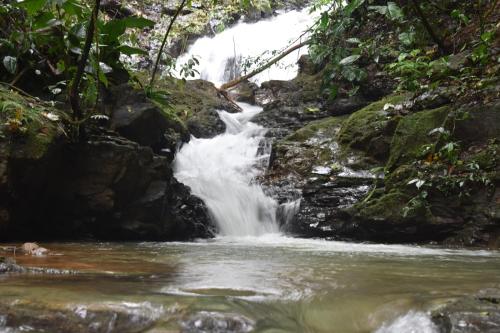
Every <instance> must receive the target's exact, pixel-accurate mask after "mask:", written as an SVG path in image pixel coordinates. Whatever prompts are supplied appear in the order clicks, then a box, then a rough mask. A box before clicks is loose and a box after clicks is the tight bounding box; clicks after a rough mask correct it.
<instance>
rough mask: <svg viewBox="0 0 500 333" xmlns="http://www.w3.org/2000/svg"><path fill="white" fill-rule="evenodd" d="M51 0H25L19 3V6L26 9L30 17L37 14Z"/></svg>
mask: <svg viewBox="0 0 500 333" xmlns="http://www.w3.org/2000/svg"><path fill="white" fill-rule="evenodd" d="M48 1H49V0H24V1H22V2H19V3H17V6H19V7H21V8H24V9H26V11H27V12H28V14H29V15H33V14H36V13H37V12H38V11H39V10H40V9H42V8H43V7H44V6H45V5H46V4H47V2H48Z"/></svg>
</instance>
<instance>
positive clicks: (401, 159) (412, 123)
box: [386, 106, 450, 170]
mask: <svg viewBox="0 0 500 333" xmlns="http://www.w3.org/2000/svg"><path fill="white" fill-rule="evenodd" d="M449 112H450V108H449V107H448V106H444V107H441V108H437V109H433V110H424V111H420V112H417V113H414V114H412V115H409V116H406V117H404V118H403V119H401V121H400V122H399V123H398V126H397V128H396V131H395V132H394V136H393V138H392V142H391V151H390V156H389V160H388V161H387V165H386V168H387V170H393V169H394V168H395V167H397V166H398V165H402V164H405V163H409V162H411V161H414V160H415V159H417V158H418V157H419V155H420V154H421V148H422V145H424V144H429V143H431V142H432V138H431V137H430V136H429V132H430V131H432V130H433V129H435V128H438V127H443V126H445V125H446V124H445V122H446V120H447V119H448V114H449Z"/></svg>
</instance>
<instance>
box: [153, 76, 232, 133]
mask: <svg viewBox="0 0 500 333" xmlns="http://www.w3.org/2000/svg"><path fill="white" fill-rule="evenodd" d="M161 87H162V88H165V89H166V90H167V91H168V92H169V94H170V99H169V103H170V108H171V110H172V111H173V112H174V113H175V114H176V115H177V116H178V117H179V118H180V119H181V120H183V121H184V122H185V123H186V126H187V129H188V131H189V133H190V134H191V135H194V136H195V137H197V138H211V137H214V136H216V135H218V134H221V133H223V132H224V131H225V129H226V126H225V125H224V123H223V122H222V120H221V119H220V118H219V115H218V113H217V112H218V111H226V112H230V113H234V112H240V109H239V107H238V106H237V105H236V104H234V103H233V102H231V101H230V100H229V99H228V98H226V97H225V95H224V94H223V93H221V92H220V91H219V90H218V89H217V88H216V87H215V86H214V84H213V83H211V82H208V81H204V80H189V81H181V80H175V79H166V80H165V81H164V82H162V83H161Z"/></svg>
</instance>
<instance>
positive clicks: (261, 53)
mask: <svg viewBox="0 0 500 333" xmlns="http://www.w3.org/2000/svg"><path fill="white" fill-rule="evenodd" d="M309 11H310V9H309V8H305V9H303V10H300V11H297V10H292V11H289V12H285V13H280V14H279V15H277V16H274V17H272V18H269V19H266V20H261V21H259V22H255V23H238V24H237V25H235V26H234V27H232V28H229V29H227V30H224V31H223V32H221V33H220V34H217V35H216V36H214V37H203V38H200V39H198V40H197V41H196V42H195V43H194V44H193V45H192V46H191V47H190V48H189V50H188V52H187V53H186V54H184V55H183V56H181V57H180V58H179V59H178V60H177V66H176V67H177V68H178V69H179V68H181V66H182V65H183V64H185V63H186V62H187V61H188V60H189V59H190V58H191V57H192V56H195V57H196V58H197V59H198V60H199V62H200V63H199V65H198V66H197V67H196V69H197V70H198V71H199V76H198V77H197V78H201V79H204V80H207V81H211V82H213V83H214V84H215V85H217V86H219V85H221V84H223V83H225V82H227V81H229V80H231V79H233V78H234V76H235V74H238V73H241V70H242V68H241V66H242V62H244V61H245V60H246V59H247V60H248V59H256V58H258V57H261V59H269V58H271V57H272V51H280V50H283V49H286V48H287V46H289V45H290V44H296V43H298V42H299V41H300V40H302V41H303V40H305V38H306V36H305V35H304V32H305V31H306V30H307V28H308V27H310V26H311V25H312V24H313V23H314V20H315V18H316V16H317V15H316V14H310V13H309ZM305 53H307V48H306V47H303V48H301V49H300V50H298V51H296V52H294V53H292V54H290V55H288V56H287V57H285V58H284V59H283V60H281V61H280V63H279V65H274V66H272V67H271V68H270V69H268V70H266V71H264V72H262V73H260V74H258V75H256V76H255V77H253V78H252V81H253V82H255V83H261V82H263V81H268V80H271V79H272V80H291V79H293V78H294V77H295V75H296V74H297V60H298V58H299V57H300V56H301V55H302V54H305Z"/></svg>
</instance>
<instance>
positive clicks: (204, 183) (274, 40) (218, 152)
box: [174, 8, 314, 236]
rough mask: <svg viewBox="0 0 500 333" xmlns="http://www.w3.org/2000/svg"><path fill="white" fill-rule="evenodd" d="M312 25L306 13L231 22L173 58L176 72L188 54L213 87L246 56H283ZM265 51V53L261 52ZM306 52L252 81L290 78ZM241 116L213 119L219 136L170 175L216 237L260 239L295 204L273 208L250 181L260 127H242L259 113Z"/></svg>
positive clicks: (192, 146)
mask: <svg viewBox="0 0 500 333" xmlns="http://www.w3.org/2000/svg"><path fill="white" fill-rule="evenodd" d="M313 22H314V15H312V14H310V10H309V9H308V8H306V9H303V10H301V11H289V12H286V13H281V14H280V15H278V16H275V17H273V18H271V19H267V20H262V21H259V22H256V23H239V24H237V25H236V26H234V27H232V28H230V29H227V30H225V31H224V32H222V33H220V34H218V35H216V36H214V37H211V38H210V37H205V38H201V39H199V40H197V41H196V42H195V43H194V45H193V46H192V47H191V48H190V49H189V51H188V53H187V54H185V55H184V56H182V57H180V58H179V60H178V62H177V65H178V66H177V67H178V68H180V67H181V66H182V64H183V63H185V62H186V61H188V59H190V58H191V57H192V56H196V57H197V58H198V60H199V62H200V64H199V66H198V67H197V68H196V69H197V70H198V71H199V72H200V78H202V79H205V80H208V81H212V82H213V83H215V84H216V85H220V84H222V83H224V82H227V81H228V80H231V79H232V78H234V76H238V75H239V73H240V72H241V63H242V61H244V60H245V59H246V58H256V57H259V56H263V57H265V58H270V57H272V54H271V53H270V51H272V50H276V51H279V50H284V49H286V48H288V47H289V46H290V45H291V44H296V43H298V42H299V41H300V40H303V39H304V38H306V36H305V35H304V31H306V30H307V28H308V27H309V26H311V25H312V24H313ZM266 51H267V52H268V53H267V54H265V52H266ZM306 52H307V48H305V47H304V48H302V49H300V50H298V51H297V52H296V53H294V54H290V55H288V56H287V57H285V58H284V60H283V61H282V62H281V63H280V64H279V65H278V66H272V67H271V68H270V69H269V70H267V71H265V72H263V73H261V74H259V75H258V76H255V77H254V78H252V80H253V81H254V82H257V83H260V82H262V81H264V80H270V79H281V80H289V79H292V78H293V77H295V76H296V75H297V69H298V68H297V65H296V63H297V60H298V58H299V56H300V55H301V54H304V53H306ZM240 106H241V107H242V109H243V112H241V113H238V114H230V113H227V112H224V111H220V112H219V116H220V118H221V119H222V121H223V122H224V123H225V125H226V131H225V133H223V134H221V135H218V136H216V137H214V138H212V139H198V138H192V139H191V141H190V142H189V143H188V144H186V145H184V146H183V148H182V149H181V150H180V151H179V152H178V153H177V156H176V160H175V162H174V172H175V177H176V178H177V179H178V180H179V181H181V182H182V183H184V184H186V185H188V186H189V187H191V190H192V193H193V194H194V195H196V196H198V197H200V198H201V199H203V201H204V202H205V204H206V205H207V207H208V209H209V212H210V214H211V216H212V218H213V219H214V221H215V222H216V224H217V226H218V228H219V234H220V235H223V236H260V235H263V234H269V233H278V232H279V225H278V224H279V223H278V222H277V216H280V220H282V221H281V222H283V223H288V221H289V220H291V219H292V218H293V215H294V214H295V213H296V211H297V208H298V205H299V202H298V201H296V202H293V203H289V204H283V205H278V203H277V201H276V200H274V199H272V198H271V197H268V196H267V195H266V194H265V193H264V191H263V189H262V187H261V186H260V185H259V184H256V183H255V179H256V177H257V176H258V175H260V174H261V173H262V170H263V169H264V168H266V167H267V165H268V161H269V156H270V150H271V147H270V145H269V144H266V140H265V139H264V135H265V133H266V129H264V128H263V127H261V126H258V125H257V124H254V123H252V122H250V119H251V118H252V117H253V116H255V115H256V114H258V113H259V112H261V111H262V108H260V107H256V106H252V105H249V104H244V103H241V104H240Z"/></svg>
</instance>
